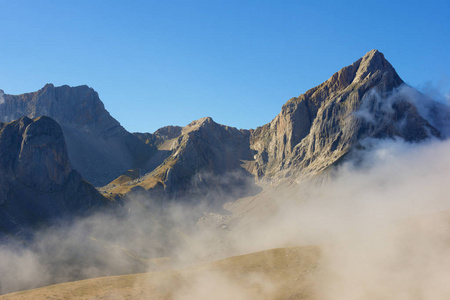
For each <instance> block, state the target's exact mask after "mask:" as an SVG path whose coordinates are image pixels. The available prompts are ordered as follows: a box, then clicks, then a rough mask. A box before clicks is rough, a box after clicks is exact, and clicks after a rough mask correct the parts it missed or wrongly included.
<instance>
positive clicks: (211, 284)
mask: <svg viewBox="0 0 450 300" xmlns="http://www.w3.org/2000/svg"><path fill="white" fill-rule="evenodd" d="M319 256H320V250H319V249H318V248H317V247H295V248H279V249H273V250H266V251H262V252H256V253H252V254H246V255H240V256H235V257H231V258H227V259H224V260H220V261H216V262H212V263H207V264H203V265H199V266H194V267H190V268H186V269H182V270H170V271H163V272H153V273H142V274H131V275H123V276H113V277H102V278H94V279H87V280H81V281H76V282H68V283H62V284H56V285H51V286H47V287H42V288H38V289H33V290H28V291H21V292H16V293H11V294H6V295H3V296H0V299H1V300H6V299H155V300H163V299H167V300H169V299H174V300H176V299H199V300H201V299H238V300H239V299H313V297H312V294H313V277H314V274H315V270H316V268H317V264H318V259H319Z"/></svg>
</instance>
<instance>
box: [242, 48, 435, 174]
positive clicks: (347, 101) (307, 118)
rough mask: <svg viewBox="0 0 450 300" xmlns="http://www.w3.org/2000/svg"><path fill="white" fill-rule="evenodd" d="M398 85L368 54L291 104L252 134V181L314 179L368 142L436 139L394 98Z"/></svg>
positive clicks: (404, 101)
mask: <svg viewBox="0 0 450 300" xmlns="http://www.w3.org/2000/svg"><path fill="white" fill-rule="evenodd" d="M403 85H404V83H403V81H402V79H401V78H400V77H399V76H398V75H397V73H396V71H395V70H394V68H393V67H392V66H391V64H390V63H389V62H388V61H387V60H386V59H385V58H384V55H383V54H382V53H380V52H379V51H377V50H372V51H370V52H368V53H367V54H366V55H365V56H364V57H362V58H360V59H359V60H357V61H356V62H354V63H353V64H351V65H350V66H347V67H345V68H343V69H342V70H340V71H339V72H337V73H335V74H334V75H333V76H331V78H330V79H328V80H327V81H325V82H324V83H322V84H321V85H319V86H317V87H315V88H312V89H310V90H308V91H307V92H306V93H304V94H302V95H300V96H299V97H297V98H292V99H290V100H289V101H288V102H287V103H286V104H284V105H283V107H282V110H281V112H280V113H279V114H278V115H277V116H276V117H275V119H274V120H273V121H272V122H270V123H269V124H266V125H264V126H262V127H259V128H257V129H256V130H255V131H254V133H253V134H252V137H251V148H252V149H254V150H256V151H257V154H256V155H255V160H256V172H255V173H256V175H257V177H258V178H259V179H261V180H272V181H274V182H277V181H279V180H282V179H284V178H288V177H290V178H291V179H292V178H298V177H302V175H307V174H309V175H314V174H317V173H319V172H321V171H323V170H325V169H326V168H327V167H328V166H330V165H331V164H333V163H334V162H336V161H337V160H338V159H339V158H341V157H342V156H343V155H345V154H346V153H348V152H349V151H350V149H351V148H352V147H353V146H354V145H355V144H357V143H358V142H359V141H361V140H362V139H364V138H367V137H373V138H395V137H398V138H403V139H405V140H406V141H420V140H423V139H425V138H428V137H440V132H439V130H437V129H436V128H435V127H433V126H432V125H431V124H430V123H429V122H428V121H427V120H426V119H424V118H423V117H422V116H421V115H420V114H419V112H418V110H417V108H416V107H415V106H414V104H413V101H412V100H411V99H408V97H405V95H401V94H399V93H398V90H399V89H401V87H402V86H403Z"/></svg>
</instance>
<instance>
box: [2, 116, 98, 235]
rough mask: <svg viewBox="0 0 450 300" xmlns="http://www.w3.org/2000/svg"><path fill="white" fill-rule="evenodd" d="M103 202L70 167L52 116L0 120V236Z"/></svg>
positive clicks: (58, 130) (61, 138) (58, 129)
mask: <svg viewBox="0 0 450 300" xmlns="http://www.w3.org/2000/svg"><path fill="white" fill-rule="evenodd" d="M105 203H106V199H104V198H103V197H102V196H101V195H100V194H99V193H98V192H97V191H96V190H95V188H93V187H92V186H91V185H90V184H88V183H87V182H85V181H83V180H82V179H81V176H80V174H79V173H78V172H77V171H75V170H73V169H72V167H71V165H70V162H69V157H68V155H67V150H66V144H65V141H64V136H63V132H62V130H61V127H60V126H59V125H58V124H57V123H56V122H55V121H54V120H52V119H50V118H49V117H39V118H36V119H34V120H32V119H29V118H28V117H22V118H20V119H19V120H16V121H13V122H11V123H7V124H5V123H0V236H1V235H2V233H15V232H16V231H17V230H19V231H22V230H24V229H26V228H28V227H30V226H34V225H38V224H40V223H43V224H45V223H46V222H48V221H50V220H52V219H55V218H60V217H65V216H70V215H76V214H80V213H81V214H83V213H87V212H88V211H89V210H91V209H93V208H96V207H99V206H101V205H103V204H105Z"/></svg>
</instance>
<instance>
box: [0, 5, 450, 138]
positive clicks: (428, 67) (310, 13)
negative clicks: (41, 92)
mask: <svg viewBox="0 0 450 300" xmlns="http://www.w3.org/2000/svg"><path fill="white" fill-rule="evenodd" d="M405 3H406V1H392V0H391V1H282V0H278V1H265V0H259V1H244V0H241V1H235V0H224V1H221V0H217V1H215V0H205V1H194V0H192V1H186V0H176V1H170V0H164V1H162V0H159V1H151V0H149V1H111V0H110V1H93V0H91V1H83V0H79V1H56V0H54V1H49V0H40V1H20V0H19V1H4V0H0V89H3V90H4V91H5V93H9V94H20V93H24V92H31V91H35V90H38V89H40V88H42V87H43V86H44V85H45V84H46V83H53V84H55V85H57V86H58V85H63V84H68V85H71V86H76V85H82V84H86V85H88V86H91V87H93V88H94V89H95V90H96V91H97V92H98V93H99V95H100V98H101V99H102V101H103V102H104V103H105V106H106V108H107V110H108V111H109V112H110V113H111V115H112V116H113V117H115V118H116V119H117V120H118V121H119V122H120V123H121V124H122V125H123V126H124V127H125V128H126V129H128V130H129V131H132V132H133V131H141V132H153V131H155V130H156V129H158V128H159V127H162V126H165V125H181V126H184V125H186V124H187V123H189V122H191V121H192V120H195V119H199V118H201V117H205V116H211V117H212V118H213V119H214V120H215V121H216V122H219V123H221V124H226V125H230V126H234V127H238V128H247V129H248V128H256V127H257V126H261V125H263V124H265V123H267V122H269V121H270V120H272V119H273V118H274V117H275V115H276V114H277V113H279V111H280V110H281V106H282V105H283V104H284V103H285V102H286V101H287V100H288V99H289V98H291V97H294V96H298V95H300V94H301V93H303V92H305V91H306V90H308V89H309V88H312V87H314V86H316V85H318V84H320V83H321V82H323V81H325V80H326V79H328V78H329V77H330V76H331V75H332V74H333V73H334V72H336V71H338V70H339V69H341V68H342V67H344V66H346V65H349V64H351V63H352V62H354V61H355V60H357V59H358V58H359V57H361V56H363V55H364V54H365V53H366V52H368V51H370V50H371V49H374V48H375V49H378V50H380V51H381V52H383V53H384V54H385V56H386V58H387V59H388V60H389V61H390V62H391V63H392V65H393V66H394V67H395V68H396V70H397V72H398V73H399V75H400V77H402V78H403V80H404V81H406V82H407V83H408V84H410V85H412V86H414V87H417V88H419V89H422V90H425V91H427V92H429V93H434V92H436V91H437V92H440V94H441V95H446V94H450V79H449V77H450V73H449V66H450V54H449V52H450V51H449V48H450V32H449V31H450V30H449V29H450V23H449V19H450V18H449V15H450V1H432V0H431V1H408V2H407V3H408V4H405ZM437 97H440V96H439V95H438V96H437Z"/></svg>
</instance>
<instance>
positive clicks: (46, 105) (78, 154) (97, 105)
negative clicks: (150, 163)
mask: <svg viewBox="0 0 450 300" xmlns="http://www.w3.org/2000/svg"><path fill="white" fill-rule="evenodd" d="M3 99H4V103H3V104H1V105H0V121H1V122H11V121H13V120H16V119H18V118H20V117H23V116H28V117H30V118H36V117H39V116H43V115H46V116H49V117H51V118H53V119H54V120H55V121H57V122H58V123H59V124H60V125H61V127H62V129H63V132H64V136H65V139H66V142H67V150H68V152H69V157H70V160H71V162H72V164H73V166H74V168H75V169H77V170H78V171H79V172H80V173H81V174H82V175H83V178H85V179H86V180H88V181H89V182H91V183H92V184H94V185H104V184H106V183H108V182H110V181H111V180H113V179H114V178H116V177H117V176H119V175H120V174H122V173H123V172H125V171H126V170H128V169H130V168H133V167H137V166H140V165H142V164H143V163H145V162H146V160H147V159H148V158H150V156H151V155H152V154H153V153H154V151H155V149H153V148H151V147H149V146H148V145H146V144H145V143H143V142H142V141H141V140H139V139H138V138H136V137H135V136H133V135H132V134H131V133H129V132H128V131H126V130H125V129H124V128H123V127H122V126H121V125H120V124H119V122H117V121H116V120H115V119H114V118H113V117H111V115H110V114H109V113H108V112H107V111H106V109H105V107H104V105H103V103H102V102H101V100H100V98H99V97H98V94H97V92H95V91H94V90H93V89H92V88H89V87H87V86H78V87H69V86H67V85H65V86H61V87H54V86H53V85H52V84H47V85H46V86H44V87H43V88H42V89H40V90H39V91H37V92H34V93H28V94H22V95H17V96H15V95H8V94H4V95H3Z"/></svg>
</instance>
